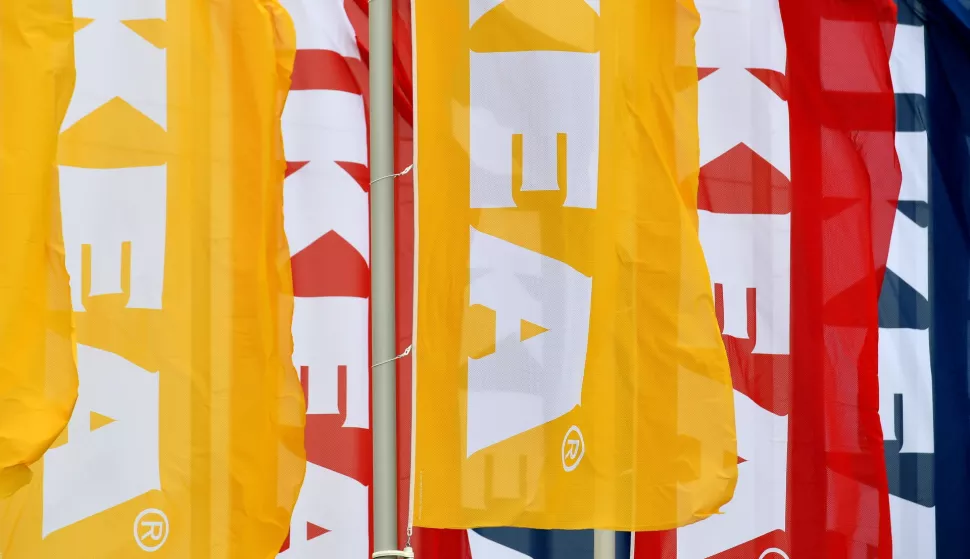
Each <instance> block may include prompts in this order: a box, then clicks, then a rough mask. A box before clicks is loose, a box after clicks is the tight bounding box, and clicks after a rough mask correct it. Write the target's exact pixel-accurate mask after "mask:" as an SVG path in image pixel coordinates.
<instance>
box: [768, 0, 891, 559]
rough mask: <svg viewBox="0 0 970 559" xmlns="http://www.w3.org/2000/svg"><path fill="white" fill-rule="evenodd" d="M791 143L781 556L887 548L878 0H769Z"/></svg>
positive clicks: (849, 554) (885, 210)
mask: <svg viewBox="0 0 970 559" xmlns="http://www.w3.org/2000/svg"><path fill="white" fill-rule="evenodd" d="M780 5H781V14H782V22H783V24H784V30H785V35H786V40H787V43H788V79H789V91H788V94H789V100H790V103H789V109H790V115H791V153H792V192H793V198H792V239H791V242H792V274H791V277H792V357H793V359H792V365H793V392H792V409H791V416H790V433H789V440H790V445H791V446H790V449H791V451H790V457H789V489H788V494H789V502H788V536H789V540H790V542H789V545H790V552H791V553H790V555H791V556H793V557H825V558H828V559H843V558H845V559H848V558H885V559H889V558H891V557H892V539H891V534H890V526H889V518H890V517H889V493H888V486H887V481H886V467H885V462H884V456H883V436H882V429H881V427H880V423H879V416H878V396H879V393H878V379H877V349H878V334H879V332H878V296H879V291H880V286H881V283H882V275H883V271H884V269H885V265H886V258H887V256H888V252H889V237H890V234H891V233H892V223H893V218H894V214H895V211H896V208H895V203H894V201H895V200H896V199H897V197H898V194H899V187H900V182H901V175H900V170H899V163H898V160H897V158H896V153H895V146H894V129H895V105H894V95H893V88H892V83H891V80H890V76H889V53H890V51H891V47H892V38H893V33H894V28H895V21H896V17H895V6H894V4H893V2H892V1H891V0H851V1H850V0H816V1H813V2H805V1H804V0H781V1H780Z"/></svg>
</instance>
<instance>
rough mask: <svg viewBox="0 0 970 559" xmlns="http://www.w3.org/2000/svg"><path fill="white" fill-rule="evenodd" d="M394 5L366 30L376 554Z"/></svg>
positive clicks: (389, 274)
mask: <svg viewBox="0 0 970 559" xmlns="http://www.w3.org/2000/svg"><path fill="white" fill-rule="evenodd" d="M392 3H393V0H373V1H372V2H369V3H368V6H369V12H370V13H369V25H370V28H369V31H370V179H371V185H370V204H371V212H370V218H371V219H370V222H371V260H370V263H371V344H372V345H371V347H372V359H373V362H374V363H377V365H375V366H374V367H373V368H372V371H371V378H372V391H373V399H372V406H373V411H372V417H373V422H372V425H371V428H372V435H373V441H374V442H373V444H374V482H373V483H374V485H373V496H374V541H373V543H374V551H375V552H381V551H385V550H396V549H398V539H397V378H396V374H397V361H396V360H395V359H394V357H395V354H396V342H397V340H396V332H395V322H394V321H395V312H394V311H395V307H394V287H395V286H394V179H395V177H394V176H393V175H394V172H395V169H394V74H393V54H394V52H393V35H392V33H393V27H392V25H393V24H392V22H393V19H392V18H393V7H392V5H393V4H392Z"/></svg>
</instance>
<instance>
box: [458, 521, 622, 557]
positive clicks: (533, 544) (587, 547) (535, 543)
mask: <svg viewBox="0 0 970 559" xmlns="http://www.w3.org/2000/svg"><path fill="white" fill-rule="evenodd" d="M475 532H477V533H478V534H479V535H481V536H484V537H486V538H488V539H490V540H492V541H494V542H496V543H500V544H502V545H504V546H505V547H507V548H509V549H514V550H515V551H518V552H519V553H523V554H525V555H527V556H529V557H531V558H532V559H592V557H593V531H592V530H576V531H569V530H530V529H526V528H481V529H478V530H475ZM629 558H630V534H629V533H624V532H618V533H617V534H616V559H629Z"/></svg>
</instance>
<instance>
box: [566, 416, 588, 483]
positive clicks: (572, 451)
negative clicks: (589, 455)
mask: <svg viewBox="0 0 970 559" xmlns="http://www.w3.org/2000/svg"><path fill="white" fill-rule="evenodd" d="M584 454H586V443H585V442H584V441H583V433H582V431H580V430H579V427H576V426H575V425H573V426H572V427H570V428H569V430H568V431H566V436H565V437H563V439H562V469H564V470H566V471H567V472H571V471H573V470H575V469H576V466H579V463H580V461H582V459H583V455H584Z"/></svg>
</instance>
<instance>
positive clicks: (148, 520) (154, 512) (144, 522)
mask: <svg viewBox="0 0 970 559" xmlns="http://www.w3.org/2000/svg"><path fill="white" fill-rule="evenodd" d="M167 539H168V517H167V516H165V513H164V512H162V511H160V510H158V509H145V510H143V511H141V513H140V514H139V515H138V517H136V518H135V543H137V544H138V547H140V548H142V549H143V550H144V551H147V552H149V553H151V552H153V551H158V550H159V549H160V548H161V547H162V546H163V545H165V540H167Z"/></svg>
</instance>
